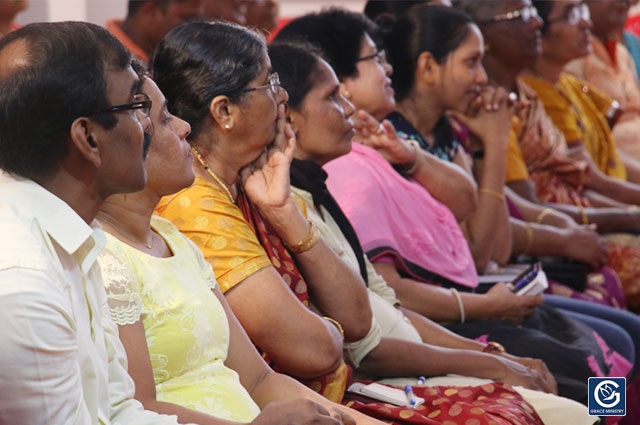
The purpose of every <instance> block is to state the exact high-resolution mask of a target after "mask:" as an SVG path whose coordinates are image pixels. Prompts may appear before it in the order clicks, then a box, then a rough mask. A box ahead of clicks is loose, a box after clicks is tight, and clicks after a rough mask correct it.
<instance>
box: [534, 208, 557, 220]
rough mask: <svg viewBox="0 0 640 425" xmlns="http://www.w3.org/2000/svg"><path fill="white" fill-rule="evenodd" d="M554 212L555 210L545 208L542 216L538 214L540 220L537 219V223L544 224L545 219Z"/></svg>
mask: <svg viewBox="0 0 640 425" xmlns="http://www.w3.org/2000/svg"><path fill="white" fill-rule="evenodd" d="M552 212H553V208H545V209H543V210H542V212H541V213H540V214H538V218H536V223H538V224H542V220H544V218H545V217H546V216H548V215H549V214H551V213H552Z"/></svg>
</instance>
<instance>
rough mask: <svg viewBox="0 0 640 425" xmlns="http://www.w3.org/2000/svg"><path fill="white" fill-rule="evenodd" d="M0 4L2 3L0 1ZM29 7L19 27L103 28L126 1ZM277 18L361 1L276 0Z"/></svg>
mask: <svg viewBox="0 0 640 425" xmlns="http://www.w3.org/2000/svg"><path fill="white" fill-rule="evenodd" d="M0 1H2V0H0ZM29 3H30V7H29V9H28V10H26V11H25V12H23V13H21V14H20V15H18V18H17V22H18V23H19V24H21V25H24V24H28V23H31V22H42V21H63V20H74V21H89V22H93V23H96V24H98V25H104V24H105V23H106V21H107V20H108V19H111V18H115V17H120V18H124V16H125V14H126V9H127V0H30V1H29ZM279 3H280V16H282V17H288V16H297V15H300V14H303V13H306V12H310V11H314V10H320V9H321V8H322V7H327V6H342V7H345V8H348V9H351V10H356V11H362V9H363V8H364V4H365V0H280V1H279Z"/></svg>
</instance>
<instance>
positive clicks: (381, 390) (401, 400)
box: [347, 382, 424, 409]
mask: <svg viewBox="0 0 640 425" xmlns="http://www.w3.org/2000/svg"><path fill="white" fill-rule="evenodd" d="M347 391H349V392H351V393H354V394H360V395H363V396H365V397H368V398H372V399H374V400H378V401H382V402H384V403H389V404H395V405H396V406H407V407H410V408H413V409H415V408H416V407H418V406H420V405H421V404H423V403H424V398H422V397H414V400H415V404H414V405H411V404H410V402H409V397H407V394H406V393H405V392H404V391H403V390H401V389H398V388H391V387H387V386H385V385H382V384H377V383H375V382H374V383H372V384H368V385H365V384H362V383H359V382H356V383H354V384H351V385H350V386H349V388H348V389H347Z"/></svg>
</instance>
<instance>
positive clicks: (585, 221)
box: [578, 204, 589, 226]
mask: <svg viewBox="0 0 640 425" xmlns="http://www.w3.org/2000/svg"><path fill="white" fill-rule="evenodd" d="M578 208H579V209H580V216H581V217H582V224H584V225H585V226H586V225H587V224H589V217H588V216H587V212H586V211H585V210H584V207H583V206H582V205H581V204H578Z"/></svg>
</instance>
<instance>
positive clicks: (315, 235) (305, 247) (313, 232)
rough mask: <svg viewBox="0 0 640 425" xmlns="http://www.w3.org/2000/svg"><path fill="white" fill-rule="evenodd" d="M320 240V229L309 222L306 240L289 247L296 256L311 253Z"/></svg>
mask: <svg viewBox="0 0 640 425" xmlns="http://www.w3.org/2000/svg"><path fill="white" fill-rule="evenodd" d="M319 240H320V232H318V228H317V227H316V226H314V224H313V223H312V222H311V221H309V231H308V232H307V234H306V235H305V237H304V238H302V240H301V241H300V242H298V243H297V244H295V245H293V246H289V245H287V247H288V248H289V250H290V251H291V252H292V253H294V254H302V253H303V252H306V251H309V250H310V249H311V248H313V247H314V246H315V244H317V243H318V241H319Z"/></svg>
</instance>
